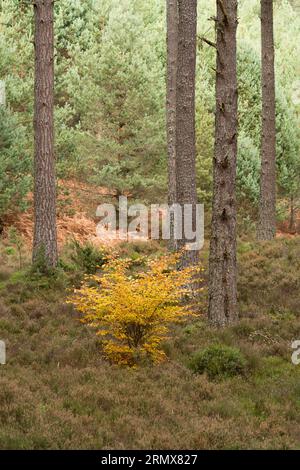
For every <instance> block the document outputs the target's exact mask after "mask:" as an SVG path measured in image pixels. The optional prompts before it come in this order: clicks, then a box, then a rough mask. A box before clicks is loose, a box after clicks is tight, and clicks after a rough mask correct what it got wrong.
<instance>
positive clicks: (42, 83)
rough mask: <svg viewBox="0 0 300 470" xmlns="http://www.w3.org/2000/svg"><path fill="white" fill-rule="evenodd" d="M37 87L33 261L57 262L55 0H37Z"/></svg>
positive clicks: (35, 87) (35, 95)
mask: <svg viewBox="0 0 300 470" xmlns="http://www.w3.org/2000/svg"><path fill="white" fill-rule="evenodd" d="M34 17H35V38H34V45H35V86H34V98H35V103H34V133H35V158H34V240H33V262H34V263H39V264H40V263H42V264H43V265H44V266H45V267H55V266H56V264H57V259H58V254H57V233H56V181H55V159H54V124H53V95H54V40H53V0H35V1H34Z"/></svg>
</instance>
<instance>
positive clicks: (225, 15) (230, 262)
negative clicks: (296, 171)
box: [209, 0, 238, 326]
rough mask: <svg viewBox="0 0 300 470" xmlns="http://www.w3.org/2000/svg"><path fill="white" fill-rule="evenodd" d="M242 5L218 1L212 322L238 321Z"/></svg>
mask: <svg viewBox="0 0 300 470" xmlns="http://www.w3.org/2000/svg"><path fill="white" fill-rule="evenodd" d="M237 24H238V20H237V0H223V1H222V0H217V21H216V29H217V66H216V121H215V154H214V160H213V208H212V227H211V230H212V233H211V243H210V268H209V319H210V322H211V323H212V324H213V325H215V326H224V325H226V324H228V323H231V322H233V321H234V320H236V318H237V316H238V310H237V267H236V160H237V132H238V128H237V126H238V121H237V103H238V89H237V70H236V30H237Z"/></svg>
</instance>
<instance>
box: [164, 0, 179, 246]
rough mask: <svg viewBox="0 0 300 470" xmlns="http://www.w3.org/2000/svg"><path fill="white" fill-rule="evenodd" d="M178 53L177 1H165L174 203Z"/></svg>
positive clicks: (173, 243) (170, 190)
mask: <svg viewBox="0 0 300 470" xmlns="http://www.w3.org/2000/svg"><path fill="white" fill-rule="evenodd" d="M177 52H178V5H177V0H167V103H166V104H167V143H168V175H169V178H168V200H169V204H170V205H172V204H174V203H175V202H176V200H177V197H176V77H177ZM170 248H171V249H174V248H176V240H175V239H174V220H173V219H172V220H171V240H170Z"/></svg>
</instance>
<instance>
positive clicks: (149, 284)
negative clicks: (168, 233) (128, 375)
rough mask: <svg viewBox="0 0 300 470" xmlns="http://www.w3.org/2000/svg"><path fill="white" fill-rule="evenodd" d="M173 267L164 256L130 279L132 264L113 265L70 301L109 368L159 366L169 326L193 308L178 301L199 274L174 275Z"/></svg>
mask: <svg viewBox="0 0 300 470" xmlns="http://www.w3.org/2000/svg"><path fill="white" fill-rule="evenodd" d="M177 261H178V257H176V256H175V255H168V256H164V257H161V258H158V259H156V260H154V261H149V262H148V270H146V271H144V272H139V273H135V275H133V273H132V271H131V272H130V271H129V268H130V267H131V265H132V260H128V259H126V260H117V259H112V260H111V261H110V262H109V263H108V264H107V265H106V266H105V268H104V270H103V273H102V275H101V276H99V277H97V276H92V277H89V278H88V279H86V281H85V282H84V283H83V286H82V288H81V289H80V290H78V291H75V294H74V295H73V296H72V297H71V298H70V299H69V301H68V302H70V303H73V304H74V305H75V307H76V308H77V310H78V311H79V312H80V313H82V314H83V319H82V322H84V323H87V324H88V325H90V326H93V327H95V328H97V334H98V335H100V336H102V337H104V338H105V339H104V341H103V346H104V353H105V354H106V356H107V357H108V358H109V359H110V360H111V361H112V362H114V363H117V364H120V365H129V366H134V365H135V364H136V363H137V362H140V361H141V360H145V359H147V358H150V359H151V360H152V361H154V362H160V361H162V360H163V359H164V358H165V353H164V352H163V351H162V350H161V348H160V347H161V343H162V341H164V340H165V339H166V338H167V336H168V333H169V328H170V325H171V324H174V323H178V322H180V321H182V320H183V319H184V317H186V316H187V315H193V312H192V310H191V305H188V304H187V303H184V305H183V304H182V302H181V300H182V291H183V288H184V293H185V294H187V293H188V291H189V290H190V289H189V288H187V287H186V286H187V285H189V283H190V280H191V277H192V276H194V275H195V272H196V270H197V269H196V268H186V269H184V270H182V271H178V270H177V269H176V263H177ZM191 284H192V283H191Z"/></svg>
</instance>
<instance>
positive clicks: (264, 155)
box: [257, 0, 276, 240]
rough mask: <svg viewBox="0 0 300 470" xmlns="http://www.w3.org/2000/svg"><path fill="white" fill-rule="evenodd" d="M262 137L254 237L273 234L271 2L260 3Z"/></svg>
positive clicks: (269, 237) (274, 187) (274, 136)
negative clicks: (257, 215) (256, 225)
mask: <svg viewBox="0 0 300 470" xmlns="http://www.w3.org/2000/svg"><path fill="white" fill-rule="evenodd" d="M261 61H262V62H261V65H262V78H261V85H262V136H261V176H260V207H259V222H258V227H257V238H258V239H259V240H272V239H273V238H274V237H275V234H276V125H275V71H274V34H273V0H261Z"/></svg>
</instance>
